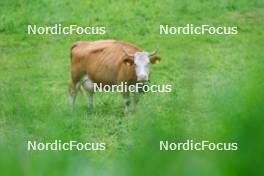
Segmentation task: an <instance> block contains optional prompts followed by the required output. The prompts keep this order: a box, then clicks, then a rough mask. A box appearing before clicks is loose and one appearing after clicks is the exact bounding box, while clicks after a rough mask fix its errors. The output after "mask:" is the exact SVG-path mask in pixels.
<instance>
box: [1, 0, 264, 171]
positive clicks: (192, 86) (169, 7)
mask: <svg viewBox="0 0 264 176" xmlns="http://www.w3.org/2000/svg"><path fill="white" fill-rule="evenodd" d="M263 21H264V1H263V0H251V1H249V0H241V1H229V0H221V1H220V0H217V1H211V0H210V1H202V0H200V1H196V0H188V1H186V2H183V1H178V0H177V1H175V0H164V1H156V0H150V1H137V0H133V1H123V0H117V1H112V0H107V1H103V0H98V1H82V0H78V1H70V0H63V1H51V0H43V1H40V0H37V1H33V0H11V1H7V0H4V1H1V2H0V175H34V176H36V175H49V176H52V175H65V176H66V175H78V176H80V175H176V174H179V175H262V174H263V172H261V170H262V165H263V142H264V140H263V138H264V133H263V127H264V125H263V104H264V91H263V87H264V83H263V74H264V54H263V53H264V52H263V46H264V40H263V39H264V30H263V29H264V23H263ZM188 23H189V24H196V25H201V24H210V25H213V26H238V31H239V32H238V34H237V35H160V34H159V25H160V24H168V25H171V26H184V25H186V24H188ZM28 24H36V25H39V26H45V25H46V26H48V25H54V24H62V25H65V26H67V25H70V24H77V25H79V26H89V25H94V26H96V25H98V26H106V31H107V32H106V34H105V35H28V34H27V25H28ZM99 39H116V40H122V41H127V42H131V43H134V44H136V45H138V46H140V47H141V48H143V49H145V50H149V51H151V50H153V49H154V48H155V47H156V46H157V45H159V48H160V49H159V52H158V56H160V57H161V62H160V63H159V64H157V65H154V66H153V67H152V68H151V72H152V73H151V81H152V83H155V84H171V85H172V92H170V93H147V94H144V95H143V97H142V98H141V100H140V102H139V105H138V108H137V111H136V112H135V113H134V114H132V115H130V116H126V115H124V113H123V101H122V97H121V95H120V94H119V93H97V94H96V96H95V102H96V108H95V109H94V110H93V111H92V110H90V109H88V108H87V104H86V99H85V97H84V96H83V95H82V94H79V95H78V96H77V100H76V106H75V111H74V112H71V111H70V108H69V103H68V96H69V94H68V89H69V83H70V48H71V45H72V43H73V42H75V41H78V40H87V41H89V40H99ZM56 139H59V140H62V141H69V140H76V141H80V142H87V141H94V142H105V143H106V145H107V149H106V150H105V151H97V152H91V151H27V144H26V141H28V140H37V141H44V142H45V141H46V142H48V141H54V140H56ZM187 139H192V140H195V141H201V140H208V141H212V142H238V144H239V149H238V150H237V151H159V141H160V140H169V141H174V140H176V141H184V140H187ZM261 173H262V174H261Z"/></svg>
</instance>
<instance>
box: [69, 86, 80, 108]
mask: <svg viewBox="0 0 264 176" xmlns="http://www.w3.org/2000/svg"><path fill="white" fill-rule="evenodd" d="M79 89H80V84H79V83H76V82H72V83H71V85H70V98H69V99H70V107H71V109H72V110H73V109H74V105H75V100H76V96H77V93H78V91H79Z"/></svg>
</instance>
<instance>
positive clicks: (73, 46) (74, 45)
mask: <svg viewBox="0 0 264 176" xmlns="http://www.w3.org/2000/svg"><path fill="white" fill-rule="evenodd" d="M76 46H77V43H74V44H73V45H72V47H71V54H70V56H71V61H72V50H73V49H74V48H75V47H76Z"/></svg>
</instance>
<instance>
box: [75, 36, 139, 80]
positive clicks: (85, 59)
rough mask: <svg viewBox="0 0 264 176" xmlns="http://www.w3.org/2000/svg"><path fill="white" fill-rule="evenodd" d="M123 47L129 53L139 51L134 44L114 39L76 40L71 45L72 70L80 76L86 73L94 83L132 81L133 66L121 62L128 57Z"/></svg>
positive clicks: (133, 75) (133, 76)
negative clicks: (76, 71)
mask: <svg viewBox="0 0 264 176" xmlns="http://www.w3.org/2000/svg"><path fill="white" fill-rule="evenodd" d="M123 48H124V49H126V50H127V51H128V52H130V53H134V52H137V51H140V49H139V48H137V47H136V46H133V45H131V44H128V43H125V42H120V41H115V40H99V41H93V42H86V41H80V42H76V43H74V45H73V47H72V66H73V70H78V71H79V72H80V74H81V76H82V75H85V74H88V76H89V78H90V79H91V80H92V81H93V82H95V83H103V84H116V83H117V82H120V81H127V82H131V81H134V79H135V73H134V72H135V71H134V70H135V69H134V66H126V65H124V64H123V60H124V59H125V58H126V57H128V56H126V54H125V53H124V51H123ZM81 76H79V77H81Z"/></svg>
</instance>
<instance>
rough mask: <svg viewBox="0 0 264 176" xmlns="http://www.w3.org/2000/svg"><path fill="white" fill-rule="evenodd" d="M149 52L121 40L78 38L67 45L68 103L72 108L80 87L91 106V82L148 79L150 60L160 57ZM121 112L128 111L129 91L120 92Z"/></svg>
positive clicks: (131, 83) (128, 81)
mask: <svg viewBox="0 0 264 176" xmlns="http://www.w3.org/2000/svg"><path fill="white" fill-rule="evenodd" d="M157 50H158V49H156V50H154V51H153V52H147V51H143V50H141V49H140V48H139V47H137V46H135V45H133V44H129V43H126V42H123V41H117V40H98V41H78V42H75V43H74V44H73V45H72V47H71V84H70V105H71V108H72V109H73V107H74V104H75V99H76V95H77V92H78V91H79V90H80V88H82V89H83V90H85V92H86V94H87V101H88V106H89V107H90V108H94V93H95V92H94V86H95V83H96V84H97V85H98V84H100V83H101V84H102V85H117V84H120V83H122V82H126V83H127V85H134V84H136V83H137V82H144V83H146V82H148V81H149V76H150V64H155V63H158V62H159V61H160V60H161V58H160V57H158V56H156V55H155V54H156V52H157ZM139 94H140V93H139V92H134V93H133V103H134V108H135V106H136V104H137V103H138V101H139ZM122 96H123V98H124V103H125V112H126V113H127V112H130V111H131V108H130V92H122Z"/></svg>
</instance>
